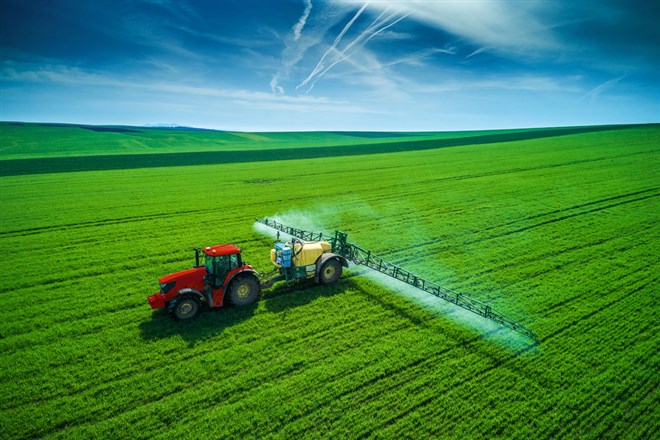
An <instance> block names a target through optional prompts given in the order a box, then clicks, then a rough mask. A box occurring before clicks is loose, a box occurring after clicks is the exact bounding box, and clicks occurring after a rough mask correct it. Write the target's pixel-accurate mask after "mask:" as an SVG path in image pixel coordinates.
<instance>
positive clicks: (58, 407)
mask: <svg viewBox="0 0 660 440" xmlns="http://www.w3.org/2000/svg"><path fill="white" fill-rule="evenodd" d="M0 125H1V128H2V130H3V131H2V146H1V148H2V150H0V151H1V153H0V154H2V157H1V159H2V160H0V169H1V171H2V172H0V203H1V207H2V209H1V210H0V251H1V252H2V257H1V258H2V260H0V261H1V268H2V277H1V279H0V352H1V353H2V357H1V361H0V367H1V368H0V383H1V384H2V393H1V394H0V433H1V434H0V437H1V438H11V439H14V438H35V437H39V438H41V437H45V438H61V439H71V438H137V439H139V438H185V437H194V438H237V439H243V438H281V439H290V438H369V437H375V438H396V439H398V438H461V439H467V438H475V439H483V438H498V437H499V438H520V439H550V438H557V439H564V438H631V439H649V438H657V436H658V432H660V409H659V408H660V395H659V393H658V391H659V390H658V385H659V383H660V379H659V375H658V371H660V354H659V353H660V350H659V347H660V336H658V335H659V331H658V330H659V328H658V322H660V307H658V302H659V301H660V291H659V289H658V275H659V274H660V263H659V258H658V250H659V248H660V247H659V243H660V203H659V202H660V126H659V125H645V126H608V127H591V128H589V127H582V128H571V129H560V128H557V129H539V130H508V131H498V132H485V133H484V132H479V133H476V132H475V133H466V132H462V133H425V134H418V135H413V134H405V133H398V134H390V135H389V137H388V135H385V134H368V133H367V134H365V133H362V134H360V133H353V134H346V133H343V134H342V133H311V134H310V133H307V134H304V133H301V134H295V133H280V134H263V133H257V134H250V133H245V134H235V135H233V134H228V133H223V132H206V131H200V132H188V131H185V130H180V131H176V132H175V131H174V130H163V131H162V133H161V132H158V131H157V129H152V131H153V133H151V134H150V135H149V136H145V137H148V138H149V139H148V140H146V139H141V138H139V136H140V133H132V132H122V131H103V130H101V131H98V130H97V131H94V130H89V129H82V128H75V127H73V128H72V127H59V126H37V125H10V124H7V123H3V124H0ZM63 131H64V132H66V133H64V132H63ZM168 133H169V134H168ZM159 136H162V137H169V138H168V139H169V140H167V141H163V142H164V143H165V144H167V145H169V146H170V147H164V148H163V150H162V151H161V150H159V149H158V145H159V140H158V137H159ZM176 136H180V138H178V139H180V140H182V144H181V145H177V141H176V139H174V138H176ZM232 136H233V137H235V138H237V139H239V138H240V142H239V141H236V142H238V143H232V142H234V141H232V139H231V137H232ZM64 137H67V139H70V141H64V140H63V138H64ZM136 138H137V140H135V139H136ZM260 138H261V139H262V141H263V142H265V143H266V144H267V145H265V146H264V148H263V149H261V147H260V145H262V144H260V143H259V142H260V141H259V139H260ZM317 138H318V142H317V141H315V140H316V139H317ZM23 139H24V140H23ZM172 139H174V140H172ZM287 139H288V140H287ZM9 140H11V142H9ZM184 141H185V142H184ZM68 142H70V145H72V146H75V147H72V150H67V145H69V144H68ZM196 143H199V145H196V146H195V147H192V146H191V145H193V144H196ZM115 144H116V145H118V147H117V150H116V151H114V150H113V145H115ZM23 145H26V146H29V148H28V147H26V149H24V150H23V149H22V146H23ZM49 145H56V146H57V147H56V148H54V149H50V148H49ZM95 145H98V146H100V147H99V148H98V150H95V147H94V146H95ZM144 145H147V146H148V148H144ZM184 146H187V147H186V148H184ZM292 150H299V151H298V152H296V153H295V154H294V153H291V154H290V155H283V156H282V157H284V158H286V159H287V160H277V154H278V152H282V151H289V152H291V151H292ZM316 150H319V151H321V152H322V153H321V154H318V153H314V151H316ZM236 151H238V152H239V153H240V152H243V151H245V152H246V154H248V158H247V159H245V158H244V159H241V160H231V159H228V156H222V155H219V156H213V155H212V153H214V154H215V153H222V152H236ZM250 151H251V152H252V153H250ZM267 151H272V152H275V153H270V154H271V156H268V155H267V154H266V153H265V152H267ZM117 152H119V154H120V155H126V156H128V155H132V156H134V157H135V160H134V161H133V162H128V161H126V160H124V159H122V160H117V161H115V162H112V161H110V158H109V156H112V155H113V154H115V153H117ZM186 152H194V156H195V157H194V158H193V159H189V160H190V161H189V162H185V160H188V159H185V160H184V161H183V163H180V162H178V158H182V157H183V158H185V157H186V156H177V155H176V154H178V153H180V154H184V155H185V154H188V153H186ZM262 153H263V154H266V155H265V156H260V154H262ZM145 154H149V155H152V156H158V155H162V156H163V157H164V158H166V159H163V160H162V161H158V160H156V159H157V158H153V157H152V158H150V159H149V160H146V159H144V157H142V158H141V156H144V155H145ZM232 154H234V153H232ZM209 155H210V156H211V159H209ZM190 157H192V156H190ZM66 158H68V159H69V160H73V162H66V161H60V162H58V160H59V159H66ZM76 158H78V159H80V160H81V162H75V161H76V160H78V159H76ZM82 158H87V159H85V160H84V161H83V159H82ZM152 159H153V160H152ZM225 159H227V160H225ZM49 162H50V163H51V168H49V166H48V164H49ZM76 163H78V164H83V165H80V166H76V165H75V164H76ZM109 163H110V164H111V166H109V165H108V164H109ZM136 164H137V165H136ZM31 166H34V172H30V167H31ZM67 166H71V168H70V169H67ZM257 217H269V218H277V219H279V220H281V221H283V222H284V223H286V224H289V225H291V226H296V227H300V228H304V229H309V230H318V231H324V232H332V231H334V230H335V229H341V230H343V231H345V232H347V233H348V236H349V241H351V242H354V243H357V244H359V245H360V246H362V247H364V248H366V249H370V250H372V251H373V252H375V253H377V254H379V255H381V256H383V257H386V258H387V259H388V260H390V261H392V262H394V263H397V264H399V265H401V266H403V267H404V268H406V269H410V270H411V271H414V272H415V273H418V274H419V275H421V276H424V277H426V278H428V279H430V280H433V281H435V282H437V283H439V284H441V285H444V286H446V287H449V288H452V289H454V290H457V291H459V292H463V293H465V294H466V295H469V296H470V297H472V298H474V299H477V300H479V301H483V302H486V303H488V304H490V305H492V307H493V308H494V309H496V310H498V311H500V312H501V313H503V314H504V315H506V316H508V317H510V318H512V319H514V320H516V321H518V322H520V323H521V324H523V325H525V326H526V327H528V328H530V329H531V330H533V331H534V332H536V333H538V334H539V337H540V340H539V342H538V343H534V342H533V341H531V340H528V339H526V338H525V337H523V336H521V335H518V334H517V333H514V332H512V331H510V330H508V329H506V328H502V327H498V326H497V325H495V324H493V323H490V322H489V321H486V320H484V319H482V318H480V317H478V316H476V315H475V316H470V314H469V313H467V312H461V311H460V309H457V308H455V307H453V306H451V305H448V304H446V303H443V302H442V300H440V299H436V298H434V297H428V296H426V295H425V294H423V293H414V292H410V291H409V289H406V288H404V287H402V286H400V285H398V284H396V283H390V282H388V281H387V280H386V279H384V278H382V277H375V276H372V275H370V274H369V273H367V271H366V270H365V269H361V268H360V267H359V266H356V267H352V268H350V269H349V270H347V271H346V272H345V275H344V277H343V278H342V279H341V280H340V281H339V282H338V283H336V284H334V285H331V286H317V285H315V284H314V283H307V284H306V283H303V284H300V285H297V286H295V287H293V288H289V287H286V286H284V285H276V286H275V287H274V288H272V289H270V290H268V291H265V292H264V293H263V295H262V299H261V301H259V302H258V303H256V304H255V305H253V306H248V307H244V308H222V309H219V310H212V311H205V312H204V313H202V314H201V315H200V316H199V317H198V318H197V319H195V320H194V321H192V322H173V321H172V320H171V319H170V318H169V317H168V316H167V313H164V312H163V311H162V310H161V311H156V312H153V311H152V310H151V309H150V308H149V306H148V304H147V295H149V294H151V293H155V292H156V291H157V290H158V285H157V281H158V278H159V277H161V276H163V275H166V274H168V273H171V272H175V271H178V270H183V269H186V268H189V267H190V266H191V265H192V264H193V252H192V250H191V248H193V247H199V246H205V245H211V244H218V243H235V244H237V245H238V246H239V247H241V249H242V250H243V258H244V260H246V261H248V262H249V263H251V264H253V265H254V266H255V268H256V269H257V270H259V271H261V272H267V271H270V270H271V268H272V265H271V263H270V261H269V256H268V253H269V250H270V248H271V246H272V237H269V236H268V235H265V234H263V233H262V232H261V231H260V230H259V229H258V228H255V225H254V219H255V218H257Z"/></svg>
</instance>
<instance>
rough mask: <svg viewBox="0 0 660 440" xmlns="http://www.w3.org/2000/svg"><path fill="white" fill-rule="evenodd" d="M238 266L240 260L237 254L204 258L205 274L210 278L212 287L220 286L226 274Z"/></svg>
mask: <svg viewBox="0 0 660 440" xmlns="http://www.w3.org/2000/svg"><path fill="white" fill-rule="evenodd" d="M239 266H240V258H239V256H238V254H232V255H218V256H210V255H207V256H206V260H205V261H204V267H205V268H206V272H207V273H208V274H209V275H210V276H211V279H212V284H213V285H214V286H216V287H217V286H220V285H222V283H223V281H224V280H225V277H226V276H227V274H228V273H229V272H230V271H231V270H233V269H236V268H237V267H239Z"/></svg>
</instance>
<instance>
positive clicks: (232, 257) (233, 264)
mask: <svg viewBox="0 0 660 440" xmlns="http://www.w3.org/2000/svg"><path fill="white" fill-rule="evenodd" d="M229 264H230V266H231V268H232V269H236V268H237V267H238V266H240V265H241V264H240V261H239V259H238V254H231V255H230V256H229Z"/></svg>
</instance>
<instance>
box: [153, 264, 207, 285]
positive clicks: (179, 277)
mask: <svg viewBox="0 0 660 440" xmlns="http://www.w3.org/2000/svg"><path fill="white" fill-rule="evenodd" d="M205 275H206V269H205V268H204V267H193V268H192V269H188V270H182V271H181V272H174V273H171V274H169V275H165V276H164V277H163V278H161V279H160V280H158V282H159V283H160V284H166V283H171V282H177V283H179V282H185V283H188V282H194V281H196V280H199V279H203V278H204V276H205Z"/></svg>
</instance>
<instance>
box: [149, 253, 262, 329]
mask: <svg viewBox="0 0 660 440" xmlns="http://www.w3.org/2000/svg"><path fill="white" fill-rule="evenodd" d="M200 252H201V253H203V254H204V265H200ZM159 282H160V292H158V293H156V294H153V295H151V296H149V305H150V306H151V308H152V309H161V308H164V307H167V311H168V313H169V314H170V316H171V317H173V318H175V319H181V320H183V319H189V318H192V317H194V316H195V315H196V314H197V312H198V311H199V308H200V307H201V306H202V305H203V304H208V306H209V307H211V308H214V307H222V306H223V305H224V302H225V300H228V301H229V302H230V303H232V304H234V305H238V306H241V305H246V304H250V303H252V302H254V301H256V300H257V299H258V298H259V295H260V293H261V285H260V283H259V279H258V278H257V272H256V271H255V270H254V269H253V268H252V266H250V265H249V264H245V263H244V262H243V260H242V259H241V250H240V249H239V248H238V247H236V246H234V245H233V244H222V245H218V246H209V247H205V248H203V249H195V267H193V268H192V269H188V270H184V271H181V272H176V273H173V274H170V275H167V276H164V277H163V278H161V279H160V280H159Z"/></svg>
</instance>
